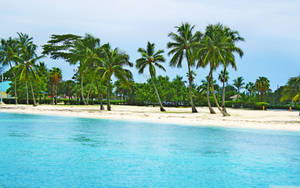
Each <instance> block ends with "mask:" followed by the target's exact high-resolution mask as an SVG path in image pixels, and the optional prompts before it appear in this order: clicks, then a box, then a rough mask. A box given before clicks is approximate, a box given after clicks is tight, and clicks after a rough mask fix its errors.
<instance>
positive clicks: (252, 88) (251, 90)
mask: <svg viewBox="0 0 300 188" xmlns="http://www.w3.org/2000/svg"><path fill="white" fill-rule="evenodd" d="M245 88H246V89H247V91H248V93H249V95H250V96H252V95H253V93H254V91H255V85H254V83H253V82H249V83H247V84H246V87H245Z"/></svg>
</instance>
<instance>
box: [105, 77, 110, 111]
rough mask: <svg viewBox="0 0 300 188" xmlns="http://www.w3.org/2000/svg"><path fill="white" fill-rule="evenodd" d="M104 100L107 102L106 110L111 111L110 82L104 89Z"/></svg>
mask: <svg viewBox="0 0 300 188" xmlns="http://www.w3.org/2000/svg"><path fill="white" fill-rule="evenodd" d="M106 102H107V110H108V111H111V107H110V83H109V82H108V84H107V90H106Z"/></svg>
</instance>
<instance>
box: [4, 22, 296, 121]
mask: <svg viewBox="0 0 300 188" xmlns="http://www.w3.org/2000/svg"><path fill="white" fill-rule="evenodd" d="M168 37H169V42H168V43H167V49H168V53H167V54H168V55H169V56H170V59H169V65H170V67H173V68H181V67H185V68H186V70H187V73H186V74H184V75H183V74H181V75H180V74H178V75H177V76H176V77H175V78H173V79H172V78H170V77H169V76H161V75H158V69H159V70H162V71H164V72H165V73H166V74H167V75H168V72H167V71H166V70H168V69H166V65H165V62H166V59H165V57H164V50H163V49H157V48H156V45H155V44H154V43H151V42H148V43H147V46H146V47H145V48H138V50H137V52H138V55H139V57H138V58H137V59H136V60H134V62H135V66H134V67H135V68H136V69H137V71H138V72H139V73H140V74H144V77H147V76H148V75H149V76H148V77H147V80H146V81H145V82H144V83H138V82H135V81H134V80H133V75H132V72H131V71H133V68H132V67H133V63H132V61H131V60H130V57H129V55H128V54H127V53H126V52H125V51H122V50H121V49H119V48H115V47H111V45H110V44H108V43H107V44H102V43H101V41H100V39H99V38H97V37H94V36H92V35H90V34H86V35H84V36H79V35H74V34H62V35H51V36H50V40H49V41H48V42H47V43H46V44H45V45H43V46H42V53H41V54H39V53H38V52H39V49H38V48H39V46H37V45H36V44H35V43H34V41H33V38H32V37H30V36H29V35H27V34H23V33H17V36H16V37H8V38H7V39H1V43H0V64H1V66H0V67H1V68H2V69H3V68H4V70H5V71H4V78H5V80H9V81H10V82H11V87H10V88H9V89H8V91H7V92H8V93H9V95H10V96H11V98H10V99H5V102H7V103H15V104H18V103H22V104H33V105H35V106H36V105H38V104H43V103H45V104H61V103H64V104H84V105H88V104H99V106H100V110H104V104H107V110H111V104H131V105H154V106H156V105H157V106H159V107H160V110H161V111H165V108H166V107H168V106H189V107H191V108H192V112H197V109H196V106H208V109H209V112H210V113H211V114H215V113H216V112H215V110H214V107H217V109H218V110H219V111H220V112H221V114H223V115H224V116H229V112H228V111H227V109H226V107H234V108H241V107H243V108H245V107H247V108H253V109H260V108H262V106H264V107H268V108H275V107H276V108H286V106H293V107H294V108H298V107H299V103H300V76H295V77H292V78H290V79H289V81H288V82H287V84H286V85H284V86H281V87H279V88H278V89H277V90H275V91H274V92H272V91H271V89H270V81H269V80H268V78H266V77H263V76H262V77H259V78H258V79H257V80H254V81H253V82H246V80H247V78H245V79H244V78H243V77H237V78H232V80H233V81H231V80H230V79H229V78H230V75H229V73H230V71H229V69H230V68H232V69H233V70H237V68H238V64H237V59H236V58H237V57H242V56H243V51H242V49H241V48H239V47H238V43H239V42H241V41H244V38H242V37H241V36H240V34H239V33H238V31H235V30H232V29H230V28H229V27H227V26H224V25H222V24H215V25H208V26H207V27H206V29H205V30H204V32H200V31H197V30H196V29H195V26H194V25H191V24H189V23H183V24H181V25H179V26H176V27H175V31H174V32H170V33H169V34H168ZM46 56H48V57H50V58H51V59H52V61H57V62H61V63H65V62H67V63H68V64H70V65H72V66H75V71H74V75H73V77H72V79H69V80H65V79H64V77H63V72H62V70H61V69H59V68H58V67H53V66H52V65H51V63H47V65H49V66H51V67H52V68H51V69H49V68H47V66H46V63H44V62H42V61H41V60H42V58H44V57H46ZM61 60H63V61H61ZM206 67H207V68H208V72H207V74H205V75H200V74H198V73H199V72H200V71H199V70H200V69H203V68H206ZM217 70H218V71H219V74H218V75H216V73H215V72H216V71H217ZM216 76H217V77H216ZM216 78H218V79H217V80H216ZM219 84H220V85H219ZM234 96H237V97H234ZM299 108H300V107H299Z"/></svg>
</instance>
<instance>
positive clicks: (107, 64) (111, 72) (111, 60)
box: [97, 44, 133, 111]
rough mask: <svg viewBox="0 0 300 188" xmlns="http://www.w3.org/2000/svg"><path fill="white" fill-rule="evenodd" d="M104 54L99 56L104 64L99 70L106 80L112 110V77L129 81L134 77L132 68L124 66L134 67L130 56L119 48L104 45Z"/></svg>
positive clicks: (108, 100)
mask: <svg viewBox="0 0 300 188" xmlns="http://www.w3.org/2000/svg"><path fill="white" fill-rule="evenodd" d="M103 49H104V56H103V58H99V60H100V61H101V62H102V64H103V66H102V67H98V68H97V69H98V71H99V72H101V74H102V79H103V80H104V81H105V82H106V87H107V88H106V97H107V110H108V111H111V106H110V90H111V78H112V76H115V77H116V78H118V79H119V80H121V81H122V82H126V83H128V80H129V79H131V78H132V74H131V72H130V70H128V69H126V68H124V66H130V67H132V66H133V64H132V63H131V62H129V56H128V55H127V54H126V53H124V52H121V51H120V50H119V49H118V48H115V49H111V47H110V45H109V44H106V45H104V46H103Z"/></svg>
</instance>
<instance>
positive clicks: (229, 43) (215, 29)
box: [197, 24, 237, 116]
mask: <svg viewBox="0 0 300 188" xmlns="http://www.w3.org/2000/svg"><path fill="white" fill-rule="evenodd" d="M236 48H237V47H236V46H235V44H234V42H233V40H232V39H231V37H229V36H227V35H226V33H225V31H224V26H223V25H222V24H216V25H208V26H207V27H206V31H205V35H204V37H203V39H202V40H201V42H200V44H199V45H198V49H197V58H198V59H199V61H198V64H197V67H203V66H205V65H209V67H210V71H209V74H208V77H209V79H208V80H209V82H210V84H211V89H212V94H213V97H214V100H215V103H216V106H217V107H218V109H219V111H220V112H221V113H222V114H223V115H224V116H229V114H228V113H227V112H225V111H223V110H222V109H221V107H220V105H219V102H218V100H217V98H216V94H215V89H214V85H213V83H212V80H213V71H214V70H216V69H217V68H218V66H219V65H220V64H221V63H225V62H228V61H230V62H233V61H235V57H234V54H233V52H235V49H236Z"/></svg>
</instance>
